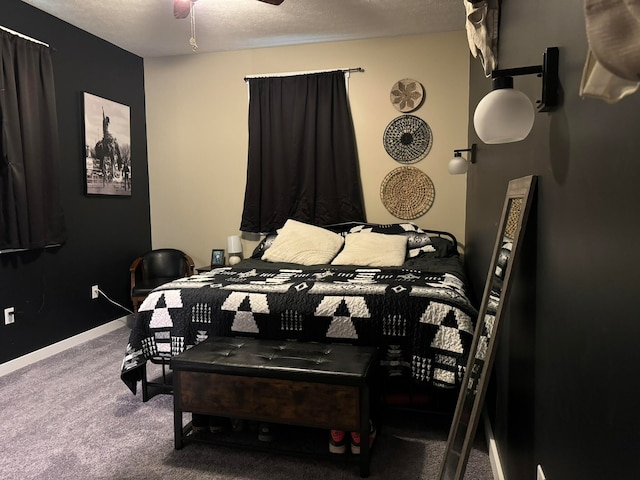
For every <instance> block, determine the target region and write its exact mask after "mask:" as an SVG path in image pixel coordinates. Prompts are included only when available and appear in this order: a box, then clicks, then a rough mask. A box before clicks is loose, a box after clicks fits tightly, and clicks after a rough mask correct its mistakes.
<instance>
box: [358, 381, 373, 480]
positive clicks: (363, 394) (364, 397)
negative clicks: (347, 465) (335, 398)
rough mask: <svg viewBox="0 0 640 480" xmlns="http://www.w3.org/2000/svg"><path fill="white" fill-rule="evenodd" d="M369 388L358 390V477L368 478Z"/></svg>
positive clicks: (369, 454) (369, 457) (369, 453)
mask: <svg viewBox="0 0 640 480" xmlns="http://www.w3.org/2000/svg"><path fill="white" fill-rule="evenodd" d="M369 419H370V412H369V387H366V386H365V387H361V388H360V476H361V477H362V478H366V477H368V476H369V462H370V460H371V448H370V446H369V433H370V430H369V428H370V427H369Z"/></svg>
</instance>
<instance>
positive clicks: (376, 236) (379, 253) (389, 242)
mask: <svg viewBox="0 0 640 480" xmlns="http://www.w3.org/2000/svg"><path fill="white" fill-rule="evenodd" d="M406 253H407V237H406V236H405V235H385V234H383V233H368V232H362V233H350V234H349V235H347V238H346V239H345V241H344V248H343V249H342V251H341V252H340V254H339V255H338V256H337V257H336V258H334V259H333V261H332V262H331V265H363V266H369V267H399V266H401V265H402V264H403V263H404V258H405V255H406Z"/></svg>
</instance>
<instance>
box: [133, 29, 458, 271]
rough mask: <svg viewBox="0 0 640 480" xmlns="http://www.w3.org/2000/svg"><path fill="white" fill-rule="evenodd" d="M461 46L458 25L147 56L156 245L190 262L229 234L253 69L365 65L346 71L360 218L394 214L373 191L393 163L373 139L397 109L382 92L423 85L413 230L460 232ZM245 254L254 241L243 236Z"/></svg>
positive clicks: (236, 211)
mask: <svg viewBox="0 0 640 480" xmlns="http://www.w3.org/2000/svg"><path fill="white" fill-rule="evenodd" d="M468 59H469V50H468V46H467V40H466V34H465V32H464V31H459V32H451V33H445V34H435V35H428V36H407V37H394V38H387V39H373V40H362V41H349V42H336V43H320V44H312V45H302V46H294V47H279V48H266V49H254V50H243V51H236V52H225V53H213V54H193V55H184V56H180V57H166V58H152V59H146V60H145V93H146V109H147V112H146V115H147V142H148V151H149V183H150V187H149V188H150V202H151V231H152V244H153V247H154V248H161V247H175V248H180V249H182V250H184V251H186V252H187V253H189V254H190V255H191V256H193V257H194V260H195V262H196V264H197V265H206V264H208V263H209V260H210V255H211V249H212V248H224V249H225V250H226V237H227V236H228V235H234V234H238V228H239V225H240V219H241V215H242V204H243V199H244V187H245V175H246V163H247V138H248V137H247V86H246V83H245V82H244V77H245V76H246V75H251V74H261V73H262V74H267V73H283V72H298V71H308V70H322V69H333V68H344V67H362V68H364V70H365V71H364V73H353V74H352V75H351V78H350V101H351V108H352V113H353V120H354V124H355V131H356V136H357V143H358V152H359V157H360V168H361V174H362V184H363V190H364V200H365V209H366V212H367V220H368V221H370V222H376V223H393V222H398V221H400V220H399V219H397V218H396V217H394V216H393V215H391V214H390V213H389V212H388V211H387V210H386V208H385V207H384V205H383V204H382V202H381V200H380V184H381V182H382V180H383V179H384V177H385V176H386V175H387V174H388V173H389V172H390V171H391V170H393V169H394V168H396V167H398V166H400V164H399V163H398V162H396V161H395V160H393V159H392V158H391V157H390V156H389V155H388V154H387V153H386V151H385V149H384V146H383V144H382V136H383V133H384V130H385V128H386V126H387V125H388V123H389V122H390V121H391V120H393V119H394V118H395V117H397V116H398V115H400V112H398V111H397V110H396V109H395V108H394V107H393V106H392V105H391V103H390V101H389V92H390V90H391V87H392V86H393V84H394V83H395V82H397V81H398V80H400V79H403V78H413V79H416V80H418V81H419V82H421V83H422V85H423V86H424V87H425V92H426V100H425V102H424V104H423V106H422V107H421V108H420V109H419V110H417V111H415V112H412V114H413V115H416V116H419V117H421V118H422V119H424V120H425V121H426V122H427V123H428V124H429V126H430V127H431V130H432V132H433V146H432V148H431V151H430V153H429V154H428V155H427V156H426V157H425V158H424V159H423V160H421V161H420V162H418V163H415V164H413V166H415V167H417V168H420V169H421V170H423V171H424V172H425V173H426V174H427V175H429V177H430V178H431V180H432V181H433V183H434V186H435V192H436V195H435V202H434V204H433V207H432V208H431V209H430V210H429V211H428V212H427V213H426V214H425V215H423V216H422V217H419V218H417V219H415V220H413V221H414V222H415V223H417V224H418V225H420V226H422V227H426V228H432V229H438V230H447V231H450V232H453V233H454V234H455V235H456V236H457V237H458V239H459V241H461V242H462V241H463V240H464V225H465V187H466V175H457V176H451V175H449V174H448V171H447V163H448V160H449V158H450V157H451V156H452V153H453V149H454V148H466V146H467V123H468V110H467V108H468V107H467V105H468V92H469V86H468V78H469V72H468V70H469V61H468ZM243 244H244V249H245V255H249V254H250V253H251V251H252V249H253V247H254V246H255V243H254V242H248V241H244V240H243Z"/></svg>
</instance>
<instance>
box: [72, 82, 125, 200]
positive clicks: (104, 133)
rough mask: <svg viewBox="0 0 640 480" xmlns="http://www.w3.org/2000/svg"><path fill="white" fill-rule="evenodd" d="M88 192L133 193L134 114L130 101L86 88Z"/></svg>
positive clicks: (85, 141) (86, 171) (86, 170)
mask: <svg viewBox="0 0 640 480" xmlns="http://www.w3.org/2000/svg"><path fill="white" fill-rule="evenodd" d="M82 100H83V106H84V148H83V151H84V158H85V193H86V194H87V195H120V196H129V197H130V196H131V180H132V171H131V118H130V111H129V110H130V109H129V107H128V106H127V105H123V104H121V103H117V102H114V101H112V100H107V99H106V98H102V97H98V96H96V95H93V94H91V93H87V92H83V94H82Z"/></svg>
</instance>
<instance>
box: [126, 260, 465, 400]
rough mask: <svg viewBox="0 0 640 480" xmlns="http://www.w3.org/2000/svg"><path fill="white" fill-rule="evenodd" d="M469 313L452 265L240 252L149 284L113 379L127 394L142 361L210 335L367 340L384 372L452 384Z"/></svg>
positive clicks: (458, 373) (459, 373) (459, 371)
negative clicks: (207, 267) (201, 270)
mask: <svg viewBox="0 0 640 480" xmlns="http://www.w3.org/2000/svg"><path fill="white" fill-rule="evenodd" d="M292 267H293V268H292ZM436 270H438V269H436ZM476 313H477V312H476V310H475V308H474V307H473V306H472V305H471V303H470V301H469V299H468V297H467V294H466V291H465V286H464V284H463V281H462V280H461V279H460V275H456V274H453V273H448V272H438V271H436V272H429V271H425V270H424V269H415V268H358V267H350V268H348V267H331V266H326V267H324V266H323V267H318V266H313V267H302V266H298V265H291V264H268V263H267V262H262V261H257V260H245V261H243V262H241V263H240V264H239V265H236V266H235V267H223V268H218V269H214V270H212V271H211V272H209V273H206V274H201V275H194V276H191V277H188V278H185V279H182V280H178V281H174V282H171V283H168V284H166V285H163V286H161V287H159V288H157V289H156V290H154V291H153V292H152V293H151V294H150V295H149V296H148V297H147V298H146V299H145V301H144V302H143V303H142V304H141V306H140V308H139V311H138V314H137V316H136V321H135V324H134V327H133V330H132V332H131V335H130V338H129V343H128V345H127V349H126V354H125V358H124V361H123V364H122V371H121V378H122V380H123V381H124V382H125V383H126V384H127V386H128V387H129V388H130V389H131V391H132V392H134V393H135V392H136V385H137V382H138V380H140V379H141V373H142V372H141V368H143V367H144V365H145V363H146V361H147V360H148V359H150V358H170V357H171V356H173V355H177V354H178V353H180V352H182V351H183V350H185V349H187V348H190V347H192V346H193V345H195V344H197V343H199V342H201V341H203V340H204V339H206V338H207V337H208V336H210V335H217V336H243V335H244V336H247V335H248V336H257V337H261V338H270V339H294V340H299V341H319V342H351V343H354V344H367V345H376V346H378V347H379V348H380V350H381V359H382V360H381V363H382V368H383V371H384V373H385V374H386V375H388V376H390V377H395V376H410V377H411V378H413V379H414V380H415V381H417V382H420V383H421V384H429V385H433V386H436V387H444V388H455V387H457V386H458V385H459V384H460V382H461V381H462V377H463V375H464V368H465V363H466V359H467V355H466V354H467V351H468V349H469V346H470V344H471V340H472V336H473V331H474V324H475V320H476Z"/></svg>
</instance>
